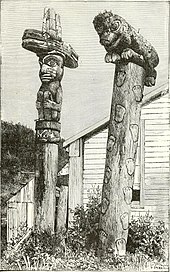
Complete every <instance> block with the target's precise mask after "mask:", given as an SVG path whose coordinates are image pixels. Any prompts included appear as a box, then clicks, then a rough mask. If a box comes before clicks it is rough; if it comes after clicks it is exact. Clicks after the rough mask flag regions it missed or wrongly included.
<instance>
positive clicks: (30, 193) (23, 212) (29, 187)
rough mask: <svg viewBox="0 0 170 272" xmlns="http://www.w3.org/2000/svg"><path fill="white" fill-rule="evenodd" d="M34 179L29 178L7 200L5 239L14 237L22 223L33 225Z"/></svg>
mask: <svg viewBox="0 0 170 272" xmlns="http://www.w3.org/2000/svg"><path fill="white" fill-rule="evenodd" d="M33 223H34V179H32V180H30V181H29V182H28V183H27V184H26V185H25V186H24V187H23V188H22V189H21V190H20V191H19V192H18V193H17V194H16V195H14V196H13V197H12V198H10V199H9V201H8V202H7V240H8V241H9V240H10V239H11V238H12V237H16V236H17V234H18V230H19V228H20V227H21V226H22V225H25V226H26V227H27V228H31V227H33Z"/></svg>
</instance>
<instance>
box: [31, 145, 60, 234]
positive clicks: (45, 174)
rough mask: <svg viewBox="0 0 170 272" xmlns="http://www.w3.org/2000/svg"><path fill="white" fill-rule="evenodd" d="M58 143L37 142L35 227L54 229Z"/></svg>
mask: <svg viewBox="0 0 170 272" xmlns="http://www.w3.org/2000/svg"><path fill="white" fill-rule="evenodd" d="M57 169H58V145H57V144H52V143H41V142H37V143H36V174H35V188H34V196H35V227H37V228H38V229H42V230H45V229H46V230H47V229H49V230H51V231H52V232H53V231H54V224H55V211H56V182H57V172H58V171H57Z"/></svg>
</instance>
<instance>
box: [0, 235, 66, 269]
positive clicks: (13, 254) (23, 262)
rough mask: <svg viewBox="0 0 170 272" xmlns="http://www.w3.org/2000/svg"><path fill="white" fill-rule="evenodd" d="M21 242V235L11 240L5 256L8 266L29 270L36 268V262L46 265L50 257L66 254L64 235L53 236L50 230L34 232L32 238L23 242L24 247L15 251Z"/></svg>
mask: <svg viewBox="0 0 170 272" xmlns="http://www.w3.org/2000/svg"><path fill="white" fill-rule="evenodd" d="M20 240H21V234H20V233H19V234H18V236H17V237H15V238H14V239H11V242H10V243H9V244H8V250H7V251H6V252H5V254H4V260H5V262H6V264H10V265H14V266H16V264H17V265H18V266H21V267H24V268H28V266H34V265H35V261H36V263H37V262H38V263H39V265H40V264H42V263H43V264H44V261H45V260H46V259H49V258H50V256H53V258H55V257H56V256H57V257H61V256H63V254H64V245H63V235H62V234H61V233H55V234H51V232H50V231H48V230H45V231H44V230H43V231H40V230H34V231H32V232H31V234H30V236H29V237H28V238H27V239H26V240H24V241H23V243H22V245H21V246H20V247H19V248H18V249H15V247H14V245H16V242H19V241H20Z"/></svg>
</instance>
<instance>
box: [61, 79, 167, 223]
mask: <svg viewBox="0 0 170 272" xmlns="http://www.w3.org/2000/svg"><path fill="white" fill-rule="evenodd" d="M169 112H170V97H169V94H168V85H167V84H164V85H162V86H161V87H160V88H159V89H156V90H154V91H152V92H150V93H148V94H147V95H146V96H144V98H143V104H142V111H141V126H140V139H139V142H138V151H137V161H136V169H135V178H134V185H133V196H132V215H133V216H134V217H135V216H139V215H142V214H144V213H146V212H147V211H149V212H150V214H152V215H153V217H154V220H155V221H158V220H163V221H164V222H165V223H166V224H168V200H169V184H168V183H169V146H170V129H169V128H170V127H169ZM108 122H109V116H108V117H106V118H104V119H103V120H101V121H100V122H98V123H96V124H95V125H93V126H91V127H88V128H87V129H85V130H83V131H81V132H80V133H78V134H77V135H74V136H72V137H71V138H69V139H67V140H66V141H65V143H64V146H65V147H67V148H68V150H69V211H70V216H69V218H70V220H71V217H72V213H71V212H72V211H73V210H74V208H75V207H76V205H77V204H79V205H82V204H86V203H87V201H88V195H89V194H90V192H92V191H93V189H94V188H96V187H98V186H99V187H100V188H102V183H103V177H104V167H105V157H106V143H107V134H108Z"/></svg>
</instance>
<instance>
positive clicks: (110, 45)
mask: <svg viewBox="0 0 170 272" xmlns="http://www.w3.org/2000/svg"><path fill="white" fill-rule="evenodd" d="M120 41H121V38H118V39H116V40H115V41H112V42H110V43H108V44H105V46H106V47H107V48H108V49H112V48H116V47H117V46H118V45H119V43H120Z"/></svg>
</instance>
